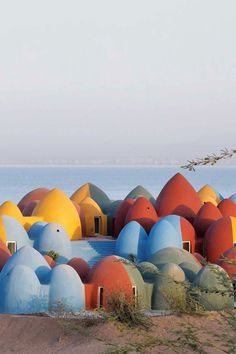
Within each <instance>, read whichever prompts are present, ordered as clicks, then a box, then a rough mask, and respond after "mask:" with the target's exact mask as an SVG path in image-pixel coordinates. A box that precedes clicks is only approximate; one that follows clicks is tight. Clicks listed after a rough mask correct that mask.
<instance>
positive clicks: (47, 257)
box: [44, 254, 57, 268]
mask: <svg viewBox="0 0 236 354" xmlns="http://www.w3.org/2000/svg"><path fill="white" fill-rule="evenodd" d="M44 258H45V259H46V261H47V263H48V265H49V266H50V267H51V268H54V267H55V266H56V265H57V263H56V262H55V261H54V259H52V257H50V256H48V255H47V254H46V255H45V256H44Z"/></svg>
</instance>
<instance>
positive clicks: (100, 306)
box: [98, 286, 104, 308]
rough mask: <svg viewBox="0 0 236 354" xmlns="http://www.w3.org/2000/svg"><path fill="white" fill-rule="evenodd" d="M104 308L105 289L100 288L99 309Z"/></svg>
mask: <svg viewBox="0 0 236 354" xmlns="http://www.w3.org/2000/svg"><path fill="white" fill-rule="evenodd" d="M101 289H102V304H101ZM102 307H104V287H103V286H99V287H98V308H102Z"/></svg>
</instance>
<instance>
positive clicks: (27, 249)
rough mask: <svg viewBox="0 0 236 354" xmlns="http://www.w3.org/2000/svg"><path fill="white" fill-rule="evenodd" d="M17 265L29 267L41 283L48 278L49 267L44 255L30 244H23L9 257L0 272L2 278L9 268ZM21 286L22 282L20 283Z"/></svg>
mask: <svg viewBox="0 0 236 354" xmlns="http://www.w3.org/2000/svg"><path fill="white" fill-rule="evenodd" d="M17 265H25V266H27V267H29V268H31V269H32V270H33V271H34V272H35V273H36V275H37V277H38V278H39V281H40V282H41V283H46V282H47V281H48V279H49V274H50V271H51V268H50V267H49V265H48V263H47V261H46V260H45V259H44V257H43V256H42V255H41V254H40V253H39V252H38V251H36V250H35V249H34V248H33V247H31V246H24V247H22V248H20V249H19V251H17V252H16V253H14V254H13V255H12V257H10V258H9V260H8V261H7V263H6V264H5V266H4V267H3V269H2V271H1V273H0V279H2V278H3V277H4V276H5V275H6V274H7V273H9V272H10V270H11V269H12V268H14V267H16V266H17ZM22 286H23V284H22Z"/></svg>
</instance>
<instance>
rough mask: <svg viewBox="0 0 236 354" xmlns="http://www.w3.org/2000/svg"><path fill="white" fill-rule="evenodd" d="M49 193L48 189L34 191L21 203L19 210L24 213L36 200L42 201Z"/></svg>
mask: <svg viewBox="0 0 236 354" xmlns="http://www.w3.org/2000/svg"><path fill="white" fill-rule="evenodd" d="M48 192H49V189H47V188H37V189H34V190H32V191H31V192H29V193H28V194H26V195H25V196H24V197H23V198H22V199H21V200H20V201H19V203H18V208H19V209H20V211H21V212H22V211H23V210H24V209H25V207H26V206H27V205H28V204H29V203H31V202H33V201H35V200H41V199H42V198H43V197H44V196H45V195H46V194H47V193H48Z"/></svg>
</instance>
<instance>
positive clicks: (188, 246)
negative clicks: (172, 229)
mask: <svg viewBox="0 0 236 354" xmlns="http://www.w3.org/2000/svg"><path fill="white" fill-rule="evenodd" d="M183 249H184V250H185V251H188V252H190V250H191V244H190V241H183Z"/></svg>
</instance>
